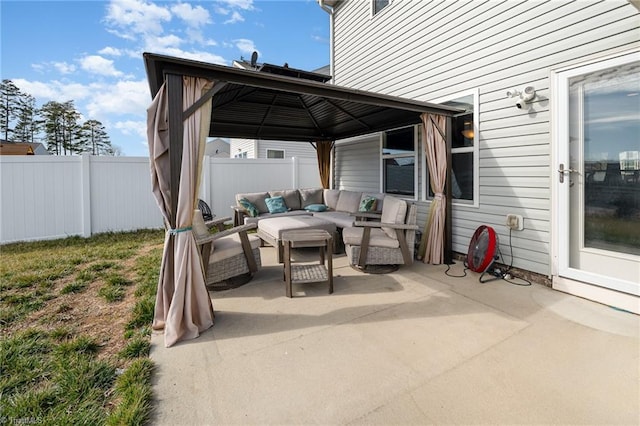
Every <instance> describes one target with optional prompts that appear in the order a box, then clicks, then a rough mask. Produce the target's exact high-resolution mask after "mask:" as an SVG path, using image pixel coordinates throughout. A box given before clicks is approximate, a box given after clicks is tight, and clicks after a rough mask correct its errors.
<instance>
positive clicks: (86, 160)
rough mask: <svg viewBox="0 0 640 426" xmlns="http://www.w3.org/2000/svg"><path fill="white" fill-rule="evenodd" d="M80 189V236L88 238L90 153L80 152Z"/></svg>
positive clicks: (89, 225)
mask: <svg viewBox="0 0 640 426" xmlns="http://www.w3.org/2000/svg"><path fill="white" fill-rule="evenodd" d="M80 158H81V161H80V167H81V169H82V173H81V174H80V176H81V178H80V188H81V189H80V190H81V191H82V194H81V197H80V199H81V203H82V236H83V237H85V238H88V237H90V236H91V155H89V154H82V156H81V157H80Z"/></svg>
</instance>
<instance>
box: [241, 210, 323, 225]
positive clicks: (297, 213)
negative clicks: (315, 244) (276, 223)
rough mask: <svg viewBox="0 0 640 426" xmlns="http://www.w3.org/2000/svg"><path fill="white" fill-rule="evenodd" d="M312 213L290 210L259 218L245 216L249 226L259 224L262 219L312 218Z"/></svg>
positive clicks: (245, 221) (264, 214)
mask: <svg viewBox="0 0 640 426" xmlns="http://www.w3.org/2000/svg"><path fill="white" fill-rule="evenodd" d="M311 215H312V213H311V212H308V211H306V210H289V211H286V212H284V213H261V214H260V215H258V216H257V217H250V216H245V217H244V223H245V225H246V224H249V223H258V222H260V221H261V220H262V219H270V218H272V217H282V216H311Z"/></svg>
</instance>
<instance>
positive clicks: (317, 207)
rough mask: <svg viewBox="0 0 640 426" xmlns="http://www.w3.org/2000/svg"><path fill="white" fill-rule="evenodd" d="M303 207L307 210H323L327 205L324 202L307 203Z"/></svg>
mask: <svg viewBox="0 0 640 426" xmlns="http://www.w3.org/2000/svg"><path fill="white" fill-rule="evenodd" d="M304 209H305V210H306V211H308V212H323V211H325V210H327V206H326V205H325V204H309V205H308V206H306V207H305V208H304Z"/></svg>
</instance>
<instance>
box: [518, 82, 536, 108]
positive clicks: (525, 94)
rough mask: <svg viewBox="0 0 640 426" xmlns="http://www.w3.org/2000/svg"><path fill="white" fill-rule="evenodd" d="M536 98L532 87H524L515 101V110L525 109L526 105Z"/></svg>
mask: <svg viewBox="0 0 640 426" xmlns="http://www.w3.org/2000/svg"><path fill="white" fill-rule="evenodd" d="M535 97H536V89H534V88H533V86H527V87H525V88H524V89H523V90H522V92H521V93H520V94H519V96H518V99H516V108H518V109H522V108H526V104H527V103H528V102H531V101H532V100H533V98H535Z"/></svg>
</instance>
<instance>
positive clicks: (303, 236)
mask: <svg viewBox="0 0 640 426" xmlns="http://www.w3.org/2000/svg"><path fill="white" fill-rule="evenodd" d="M282 245H283V248H284V281H285V286H286V293H287V297H293V296H292V290H291V286H292V284H303V283H312V282H322V281H327V282H328V283H329V294H331V293H333V258H332V251H333V237H332V234H330V233H329V232H327V231H324V230H320V229H303V230H297V231H286V232H284V233H283V234H282ZM302 247H318V248H319V251H320V263H319V264H299V265H296V264H291V249H293V248H302ZM325 258H326V265H325Z"/></svg>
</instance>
